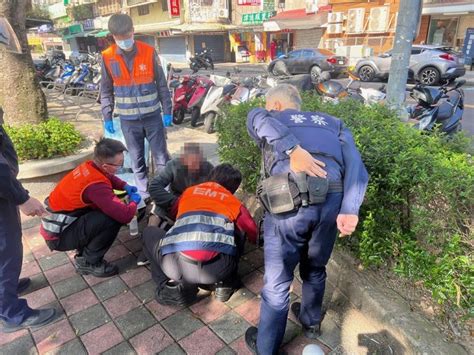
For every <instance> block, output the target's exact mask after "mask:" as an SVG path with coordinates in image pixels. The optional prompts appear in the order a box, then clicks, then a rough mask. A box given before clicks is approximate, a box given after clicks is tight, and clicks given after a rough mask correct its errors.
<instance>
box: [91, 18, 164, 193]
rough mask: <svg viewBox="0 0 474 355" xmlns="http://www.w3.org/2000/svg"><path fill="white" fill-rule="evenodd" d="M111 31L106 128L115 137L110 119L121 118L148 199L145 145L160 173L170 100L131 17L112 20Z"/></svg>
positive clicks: (106, 55)
mask: <svg viewBox="0 0 474 355" xmlns="http://www.w3.org/2000/svg"><path fill="white" fill-rule="evenodd" d="M108 27H109V31H110V33H111V34H112V36H113V37H114V40H115V44H113V45H111V46H110V47H109V48H107V49H106V50H105V51H103V52H102V59H103V60H102V80H101V86H100V100H101V106H102V115H103V118H104V122H105V124H104V125H105V129H106V130H107V131H108V132H109V133H115V127H114V124H113V121H112V116H113V115H114V114H115V115H118V116H119V117H120V125H121V128H122V133H123V136H124V138H125V143H126V145H127V150H128V153H129V154H130V158H131V161H132V170H133V173H134V175H135V182H136V185H137V188H138V191H139V193H140V195H141V196H142V197H143V198H148V197H149V193H148V191H147V190H148V189H147V187H148V176H147V170H146V157H145V152H144V142H145V139H146V140H147V141H148V143H149V146H150V150H151V153H152V156H153V160H154V163H155V167H156V169H157V171H158V172H160V171H161V170H162V169H164V167H165V164H166V162H167V161H168V160H169V155H168V150H167V147H166V134H165V128H164V126H171V120H172V116H171V110H172V106H171V95H170V91H169V89H168V84H167V82H166V76H165V74H164V72H163V68H162V66H161V64H160V61H159V58H158V56H157V54H156V52H155V49H154V48H153V47H152V46H150V45H148V44H146V43H144V42H141V41H135V40H134V38H133V22H132V19H131V18H130V16H128V15H126V14H115V15H112V16H111V17H110V19H109V23H108ZM162 114H163V118H162Z"/></svg>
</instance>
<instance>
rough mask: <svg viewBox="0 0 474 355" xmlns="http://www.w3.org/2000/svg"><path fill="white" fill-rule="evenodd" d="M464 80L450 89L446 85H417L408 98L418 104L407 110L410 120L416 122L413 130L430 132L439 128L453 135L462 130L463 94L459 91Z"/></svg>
mask: <svg viewBox="0 0 474 355" xmlns="http://www.w3.org/2000/svg"><path fill="white" fill-rule="evenodd" d="M465 83H466V80H459V81H458V82H456V83H455V85H454V86H453V87H452V88H449V87H448V85H449V84H450V82H448V83H446V84H444V85H443V86H441V87H430V86H425V85H423V84H417V85H415V86H414V87H413V88H412V89H411V90H410V96H411V97H412V98H413V99H415V100H416V101H417V102H418V103H417V104H416V105H414V106H411V107H409V108H408V113H409V114H410V118H411V119H414V120H416V121H418V122H417V123H416V124H415V125H414V128H416V129H419V130H422V131H432V130H433V129H434V128H435V127H436V126H439V127H440V129H441V131H442V132H444V133H446V134H448V135H453V134H455V133H457V132H459V131H461V130H462V124H461V120H462V115H463V112H464V92H463V90H462V89H460V87H461V86H463V85H464V84H465Z"/></svg>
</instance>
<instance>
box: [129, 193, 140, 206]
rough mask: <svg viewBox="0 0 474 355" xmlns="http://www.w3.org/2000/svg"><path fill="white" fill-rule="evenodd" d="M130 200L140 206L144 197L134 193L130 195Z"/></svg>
mask: <svg viewBox="0 0 474 355" xmlns="http://www.w3.org/2000/svg"><path fill="white" fill-rule="evenodd" d="M129 199H130V201H133V202H135V203H136V204H137V205H138V204H139V203H140V201H141V200H142V197H141V196H140V195H139V194H137V193H132V194H131V195H130V197H129Z"/></svg>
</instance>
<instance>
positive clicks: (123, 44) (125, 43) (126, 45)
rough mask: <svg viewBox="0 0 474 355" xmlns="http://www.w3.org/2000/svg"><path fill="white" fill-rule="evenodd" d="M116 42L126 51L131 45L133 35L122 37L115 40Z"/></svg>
mask: <svg viewBox="0 0 474 355" xmlns="http://www.w3.org/2000/svg"><path fill="white" fill-rule="evenodd" d="M115 43H117V46H119V47H120V48H121V49H123V50H125V51H127V50H129V49H131V48H132V47H133V43H134V40H133V36H132V37H131V38H128V39H124V40H123V41H115Z"/></svg>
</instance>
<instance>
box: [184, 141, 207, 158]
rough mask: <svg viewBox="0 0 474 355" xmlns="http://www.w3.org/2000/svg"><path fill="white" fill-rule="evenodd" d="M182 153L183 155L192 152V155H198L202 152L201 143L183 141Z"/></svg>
mask: <svg viewBox="0 0 474 355" xmlns="http://www.w3.org/2000/svg"><path fill="white" fill-rule="evenodd" d="M183 153H184V154H185V155H187V154H192V155H200V154H202V150H201V145H200V144H199V143H193V142H191V143H184V146H183Z"/></svg>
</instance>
